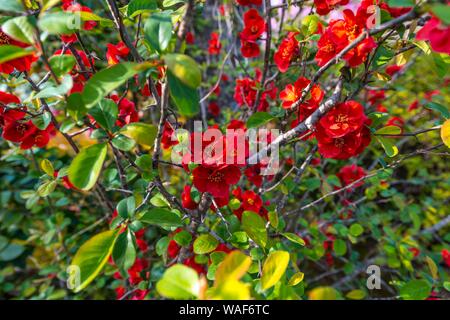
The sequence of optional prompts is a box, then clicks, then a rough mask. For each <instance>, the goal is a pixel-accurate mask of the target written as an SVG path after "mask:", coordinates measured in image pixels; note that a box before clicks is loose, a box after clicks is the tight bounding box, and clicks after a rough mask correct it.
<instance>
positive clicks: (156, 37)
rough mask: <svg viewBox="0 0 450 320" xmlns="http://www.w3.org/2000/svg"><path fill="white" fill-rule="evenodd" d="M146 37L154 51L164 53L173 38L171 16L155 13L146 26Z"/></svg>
mask: <svg viewBox="0 0 450 320" xmlns="http://www.w3.org/2000/svg"><path fill="white" fill-rule="evenodd" d="M144 35H145V39H146V40H147V41H148V42H149V44H150V46H151V47H152V48H153V49H154V50H156V51H158V52H162V51H164V50H165V49H166V48H167V46H168V45H169V42H170V38H171V37H172V18H171V17H170V15H169V14H167V13H153V14H152V15H151V16H150V17H149V18H148V19H147V21H146V22H145V24H144Z"/></svg>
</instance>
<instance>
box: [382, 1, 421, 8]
mask: <svg viewBox="0 0 450 320" xmlns="http://www.w3.org/2000/svg"><path fill="white" fill-rule="evenodd" d="M387 4H388V5H389V6H390V7H414V5H415V3H414V0H387Z"/></svg>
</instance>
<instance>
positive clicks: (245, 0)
mask: <svg viewBox="0 0 450 320" xmlns="http://www.w3.org/2000/svg"><path fill="white" fill-rule="evenodd" d="M237 3H238V4H240V5H241V6H251V5H255V6H260V5H261V4H262V0H237Z"/></svg>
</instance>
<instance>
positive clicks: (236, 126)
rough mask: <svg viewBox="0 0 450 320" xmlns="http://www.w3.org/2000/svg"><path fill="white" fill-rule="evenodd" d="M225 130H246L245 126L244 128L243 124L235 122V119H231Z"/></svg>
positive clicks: (239, 121)
mask: <svg viewBox="0 0 450 320" xmlns="http://www.w3.org/2000/svg"><path fill="white" fill-rule="evenodd" d="M227 129H230V130H231V129H233V130H237V129H242V130H244V131H245V130H247V128H246V126H245V122H243V121H241V120H236V119H232V120H231V121H230V123H229V124H228V126H227Z"/></svg>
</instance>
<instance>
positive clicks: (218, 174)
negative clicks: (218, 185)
mask: <svg viewBox="0 0 450 320" xmlns="http://www.w3.org/2000/svg"><path fill="white" fill-rule="evenodd" d="M223 177H224V175H223V173H221V172H214V173H213V174H211V175H210V176H209V177H208V180H209V181H211V182H221V181H223Z"/></svg>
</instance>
